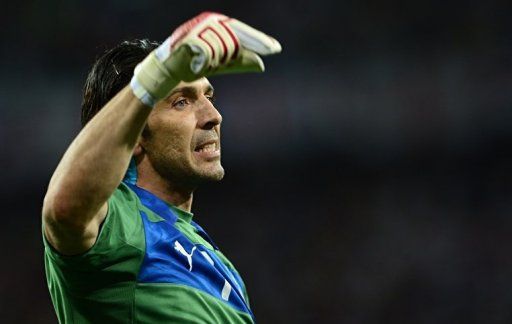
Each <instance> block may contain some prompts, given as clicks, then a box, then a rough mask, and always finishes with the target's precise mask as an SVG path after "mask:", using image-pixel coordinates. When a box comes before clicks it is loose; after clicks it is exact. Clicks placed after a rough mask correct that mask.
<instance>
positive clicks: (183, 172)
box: [149, 154, 224, 190]
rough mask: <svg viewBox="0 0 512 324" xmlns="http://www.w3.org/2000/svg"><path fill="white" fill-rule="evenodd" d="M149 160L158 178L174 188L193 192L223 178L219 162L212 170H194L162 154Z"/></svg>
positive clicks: (179, 160)
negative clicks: (203, 185)
mask: <svg viewBox="0 0 512 324" xmlns="http://www.w3.org/2000/svg"><path fill="white" fill-rule="evenodd" d="M149 159H150V161H151V164H152V166H153V168H154V169H155V171H156V172H157V173H158V174H159V175H160V177H162V178H163V179H165V180H167V181H169V182H170V183H171V184H173V185H175V186H179V187H183V188H187V189H191V190H194V189H196V188H197V187H199V186H200V185H202V184H204V183H208V182H212V181H220V180H222V178H224V168H223V167H222V166H221V165H220V161H219V162H217V163H218V166H217V165H216V166H215V167H214V168H213V170H212V168H208V169H200V168H194V167H193V166H192V165H190V164H188V163H180V162H185V161H184V160H181V159H173V158H172V157H168V156H165V155H163V154H162V155H160V154H158V155H157V156H150V157H149Z"/></svg>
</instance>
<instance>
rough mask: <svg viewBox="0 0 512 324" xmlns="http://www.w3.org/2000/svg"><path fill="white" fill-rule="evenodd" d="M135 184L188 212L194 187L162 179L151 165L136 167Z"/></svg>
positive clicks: (190, 207)
mask: <svg viewBox="0 0 512 324" xmlns="http://www.w3.org/2000/svg"><path fill="white" fill-rule="evenodd" d="M137 172H138V179H137V186H139V187H140V188H143V189H145V190H147V191H149V192H151V193H152V194H154V195H155V196H157V197H158V198H160V199H162V200H163V201H165V202H167V203H170V204H172V205H174V206H176V207H178V208H179V209H182V210H184V211H187V212H189V213H190V211H191V209H192V199H193V194H194V189H193V188H190V187H187V186H182V185H179V182H178V181H171V180H169V179H164V178H163V177H162V176H160V174H158V172H156V171H155V170H154V169H153V168H152V167H147V166H144V167H141V165H139V166H138V167H137Z"/></svg>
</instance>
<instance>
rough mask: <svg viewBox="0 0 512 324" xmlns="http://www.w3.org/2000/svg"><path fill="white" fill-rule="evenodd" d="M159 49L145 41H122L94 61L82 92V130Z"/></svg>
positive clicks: (153, 43) (156, 44)
mask: <svg viewBox="0 0 512 324" xmlns="http://www.w3.org/2000/svg"><path fill="white" fill-rule="evenodd" d="M158 45H159V44H158V43H157V42H153V41H150V40H147V39H135V40H131V41H124V42H122V43H121V44H119V45H117V46H116V47H114V48H112V49H110V50H107V51H106V52H105V53H103V54H102V55H101V56H100V57H99V58H98V59H97V60H96V62H95V63H94V65H93V67H92V69H91V71H90V72H89V74H88V75H87V80H86V82H85V86H84V90H83V99H82V114H81V122H82V126H85V124H87V123H88V122H89V121H90V120H91V119H92V118H93V117H94V115H96V113H97V112H98V111H100V110H101V108H103V106H105V104H106V103H107V102H108V101H109V100H110V99H112V98H113V97H114V96H115V95H116V94H117V93H118V92H119V91H121V89H123V88H124V87H125V86H126V85H127V84H128V83H129V82H130V80H131V78H132V75H133V70H134V69H135V66H137V64H139V62H141V61H142V60H143V59H144V58H145V57H146V56H147V55H148V54H149V53H151V51H153V50H154V49H155V48H156V47H157V46H158Z"/></svg>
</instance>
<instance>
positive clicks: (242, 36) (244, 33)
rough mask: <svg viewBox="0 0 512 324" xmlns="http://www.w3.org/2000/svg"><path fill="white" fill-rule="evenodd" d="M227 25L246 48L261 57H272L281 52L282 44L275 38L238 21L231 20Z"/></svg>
mask: <svg viewBox="0 0 512 324" xmlns="http://www.w3.org/2000/svg"><path fill="white" fill-rule="evenodd" d="M226 24H227V25H229V27H231V29H232V30H233V32H234V33H235V35H236V36H237V37H238V39H239V40H240V44H241V45H242V46H243V47H244V48H246V49H248V50H250V51H253V52H255V53H257V54H260V55H270V54H276V53H279V52H281V44H279V42H278V41H277V40H276V39H275V38H273V37H271V36H269V35H267V34H265V33H262V32H260V31H259V30H257V29H255V28H253V27H251V26H249V25H247V24H245V23H243V22H241V21H239V20H237V19H229V20H227V21H226Z"/></svg>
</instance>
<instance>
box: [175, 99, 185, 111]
mask: <svg viewBox="0 0 512 324" xmlns="http://www.w3.org/2000/svg"><path fill="white" fill-rule="evenodd" d="M187 105H188V99H186V98H181V99H180V98H178V99H177V100H176V101H174V102H173V104H172V106H173V107H174V108H177V109H184V108H185V107H186V106H187Z"/></svg>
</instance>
